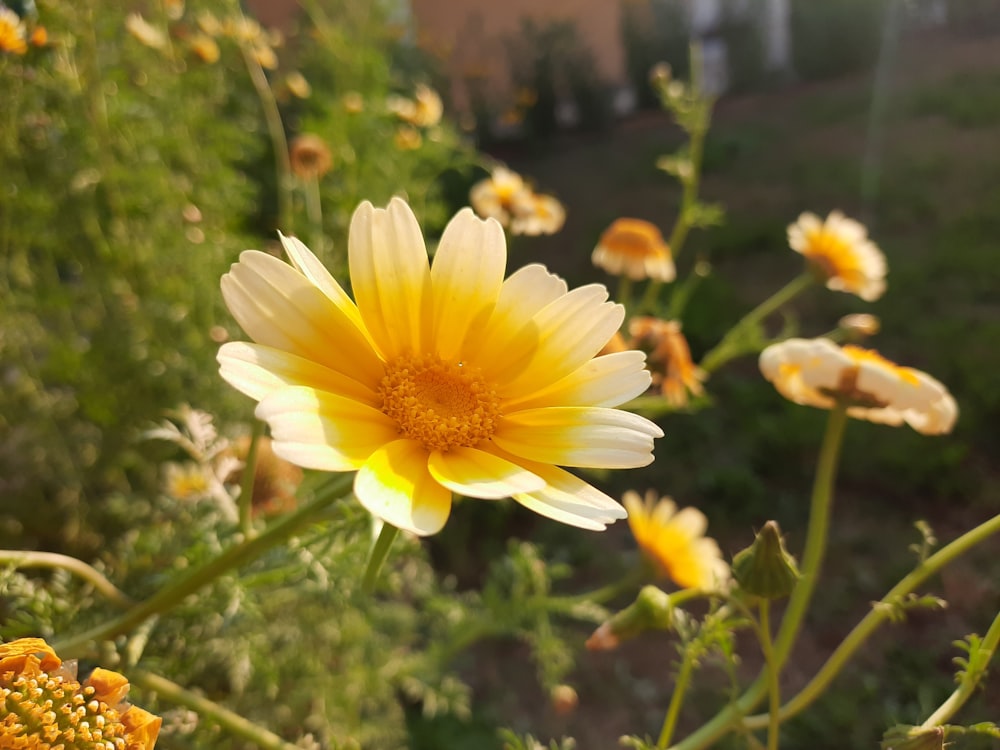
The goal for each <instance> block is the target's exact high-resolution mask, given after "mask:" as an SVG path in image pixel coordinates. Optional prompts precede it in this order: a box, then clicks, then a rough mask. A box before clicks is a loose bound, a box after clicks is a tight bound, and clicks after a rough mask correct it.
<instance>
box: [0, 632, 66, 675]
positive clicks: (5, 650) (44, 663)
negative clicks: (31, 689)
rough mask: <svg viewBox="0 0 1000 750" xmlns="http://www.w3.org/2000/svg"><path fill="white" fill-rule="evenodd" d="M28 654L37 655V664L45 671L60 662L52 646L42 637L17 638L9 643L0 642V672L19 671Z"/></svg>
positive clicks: (56, 666)
mask: <svg viewBox="0 0 1000 750" xmlns="http://www.w3.org/2000/svg"><path fill="white" fill-rule="evenodd" d="M29 656H35V657H37V658H38V660H39V666H40V667H41V669H42V670H43V671H45V672H51V671H52V670H54V669H56V668H58V667H59V665H60V664H62V661H61V660H60V659H59V657H58V656H56V652H55V651H54V650H53V648H52V646H50V645H49V644H47V643H46V642H45V641H44V640H43V639H41V638H18V639H17V640H14V641H11V642H10V643H0V672H20V671H21V670H22V669H24V662H25V661H26V660H27V658H28V657H29Z"/></svg>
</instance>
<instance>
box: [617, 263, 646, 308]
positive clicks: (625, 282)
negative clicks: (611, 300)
mask: <svg viewBox="0 0 1000 750" xmlns="http://www.w3.org/2000/svg"><path fill="white" fill-rule="evenodd" d="M649 283H650V286H652V284H653V283H654V282H652V281H651V282H649ZM615 300H616V301H617V302H618V304H620V305H623V306H624V307H625V311H626V318H627V317H628V310H629V308H630V307H631V306H632V279H630V278H629V277H628V276H626V275H625V272H624V270H623V271H622V275H621V276H619V277H618V294H617V296H616V297H615Z"/></svg>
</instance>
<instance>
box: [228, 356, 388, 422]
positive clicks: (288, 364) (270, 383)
mask: <svg viewBox="0 0 1000 750" xmlns="http://www.w3.org/2000/svg"><path fill="white" fill-rule="evenodd" d="M216 359H218V361H219V374H220V375H222V377H223V379H224V380H225V381H226V382H228V383H229V384H230V385H231V386H233V387H234V388H236V390H238V391H240V392H242V393H245V394H246V395H248V396H249V397H250V398H252V399H255V400H257V401H260V400H261V399H262V398H264V397H265V396H267V395H268V394H270V393H272V392H274V391H276V390H279V389H281V388H284V387H286V386H290V385H305V386H309V387H310V388H316V389H317V390H321V391H327V392H328V393H335V394H337V395H339V396H344V397H346V398H350V399H354V400H355V401H360V402H362V403H365V404H368V405H370V406H375V405H376V401H377V396H376V394H375V391H374V390H372V389H371V388H369V387H368V386H366V385H362V384H361V383H359V382H358V381H356V380H353V379H351V378H349V377H347V376H346V375H343V374H341V373H339V372H336V371H334V370H331V369H330V368H329V367H324V366H323V365H320V364H317V363H316V362H313V361H312V360H309V359H304V358H302V357H298V356H296V355H294V354H289V353H288V352H283V351H281V350H280V349H273V348H271V347H269V346H264V345H263V344H250V343H246V342H244V341H232V342H230V343H228V344H223V345H222V347H221V348H220V349H219V354H218V355H217V357H216Z"/></svg>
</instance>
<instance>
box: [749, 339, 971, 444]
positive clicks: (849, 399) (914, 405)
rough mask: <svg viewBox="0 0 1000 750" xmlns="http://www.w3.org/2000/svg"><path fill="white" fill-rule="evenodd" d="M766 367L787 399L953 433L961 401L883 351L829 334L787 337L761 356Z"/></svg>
mask: <svg viewBox="0 0 1000 750" xmlns="http://www.w3.org/2000/svg"><path fill="white" fill-rule="evenodd" d="M760 369H761V372H762V373H763V374H764V377H765V378H767V379H768V380H770V381H771V382H772V383H773V384H774V387H775V388H777V389H778V393H780V394H781V395H782V396H784V397H785V398H787V399H789V400H790V401H794V402H795V403H797V404H807V405H809V406H817V407H819V408H821V409H830V408H832V407H833V406H834V405H835V404H836V403H837V402H838V401H843V402H844V403H846V404H847V405H848V409H847V413H848V415H849V416H852V417H855V418H857V419H866V420H868V421H869V422H878V423H880V424H890V425H900V424H903V423H904V422H905V423H906V424H908V425H910V427H912V428H913V429H915V430H916V431H917V432H921V433H924V434H925V435H937V434H941V433H945V432H950V431H951V429H952V427H953V426H954V424H955V420H956V419H957V418H958V406H957V405H956V404H955V399H953V398H952V397H951V394H950V393H948V389H947V388H945V387H944V386H943V385H941V383H939V382H938V381H937V380H935V379H934V378H932V377H931V376H930V375H927V374H926V373H923V372H921V371H920V370H914V369H912V368H909V367H900V366H898V365H896V364H895V363H893V362H890V361H889V360H888V359H886V358H885V357H883V356H882V355H881V354H879V353H878V352H876V351H874V350H871V349H863V348H861V347H859V346H853V345H851V344H846V345H844V346H837V344H835V343H833V342H832V341H830V340H829V339H823V338H819V339H786V340H785V341H782V342H780V343H778V344H772V345H771V346H769V347H768V348H767V349H765V350H764V351H763V352H761V355H760Z"/></svg>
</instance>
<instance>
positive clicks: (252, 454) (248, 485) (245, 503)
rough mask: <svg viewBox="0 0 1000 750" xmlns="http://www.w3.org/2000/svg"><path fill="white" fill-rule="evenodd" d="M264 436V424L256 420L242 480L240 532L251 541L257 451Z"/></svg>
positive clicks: (239, 500)
mask: <svg viewBox="0 0 1000 750" xmlns="http://www.w3.org/2000/svg"><path fill="white" fill-rule="evenodd" d="M263 435H264V423H263V422H262V421H261V420H259V419H255V420H254V422H253V428H252V431H251V432H250V447H249V448H247V458H246V461H245V462H244V465H243V476H242V478H241V480H240V496H239V498H238V502H239V506H240V531H242V532H243V535H244V536H245V537H246V538H247V539H249V538H250V537H251V536H253V534H254V530H253V484H254V480H255V479H256V475H257V450H258V448H260V439H261V437H263Z"/></svg>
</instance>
